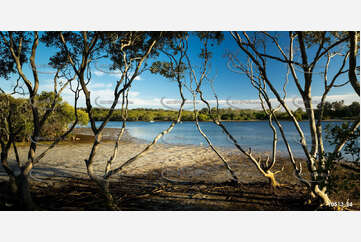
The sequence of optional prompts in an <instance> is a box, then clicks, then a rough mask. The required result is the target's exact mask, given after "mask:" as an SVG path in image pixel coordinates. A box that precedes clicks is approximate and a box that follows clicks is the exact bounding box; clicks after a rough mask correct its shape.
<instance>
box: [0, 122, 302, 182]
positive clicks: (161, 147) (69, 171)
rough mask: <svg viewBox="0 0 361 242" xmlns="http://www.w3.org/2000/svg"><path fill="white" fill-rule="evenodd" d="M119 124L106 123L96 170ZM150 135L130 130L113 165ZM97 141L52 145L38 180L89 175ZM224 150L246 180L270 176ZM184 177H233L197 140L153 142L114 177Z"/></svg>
mask: <svg viewBox="0 0 361 242" xmlns="http://www.w3.org/2000/svg"><path fill="white" fill-rule="evenodd" d="M117 131H118V130H117V129H106V130H105V133H104V138H105V141H104V142H103V143H101V144H100V145H99V148H98V151H97V154H96V156H95V159H94V166H95V171H96V174H97V175H99V176H102V175H104V169H105V164H106V161H107V160H108V159H109V157H110V155H111V154H112V150H113V147H114V141H112V140H114V138H115V137H116V135H117ZM75 133H76V134H83V135H84V134H91V132H90V130H89V129H86V128H83V129H77V130H76V131H75ZM146 145H147V144H146V143H145V142H144V141H140V140H136V139H134V138H132V137H130V136H129V135H128V134H125V135H124V137H123V138H122V140H121V142H120V145H119V150H118V154H117V158H116V160H115V162H114V163H113V165H112V168H116V167H118V166H119V165H121V164H122V163H124V162H126V161H127V160H128V159H130V158H131V157H133V156H134V155H136V154H138V153H139V152H141V151H142V150H143V149H144V148H145V147H146ZM47 146H48V144H39V145H38V148H37V155H39V154H40V153H41V152H42V151H43V150H45V149H46V147H47ZM91 146H92V144H91V143H89V142H88V141H84V140H82V138H81V139H80V140H79V141H77V142H66V143H65V144H59V145H57V146H56V147H54V148H53V149H52V150H50V151H49V152H48V153H47V155H46V156H45V157H44V158H43V159H42V160H41V161H40V162H39V163H38V164H36V166H35V167H34V168H33V171H32V176H31V178H32V180H35V181H42V182H48V183H51V182H52V181H61V179H62V178H64V177H71V178H79V179H88V175H87V172H86V166H85V162H84V160H85V159H87V158H88V155H89V153H90V150H91ZM18 150H19V154H20V158H21V160H22V161H23V162H24V161H25V160H26V157H27V151H28V146H20V147H18ZM219 150H220V152H221V153H222V155H224V156H225V157H227V159H228V161H229V164H230V166H231V168H232V169H233V170H234V171H235V173H236V175H237V176H238V177H240V180H241V181H242V182H245V183H249V182H257V181H266V180H265V178H264V177H263V176H262V175H260V174H259V172H258V171H257V170H256V168H255V167H254V165H253V164H252V163H251V162H250V161H248V160H247V159H246V158H245V157H243V156H241V155H240V153H239V151H237V150H235V149H226V148H219ZM9 164H10V165H11V166H12V167H15V156H14V154H13V152H11V154H10V156H9ZM162 174H163V177H166V178H169V179H171V180H175V181H181V182H202V181H204V182H215V183H218V182H225V181H230V180H231V176H230V174H229V172H228V171H227V170H226V169H225V167H224V165H223V162H222V161H221V160H220V159H219V158H218V156H217V155H216V154H215V153H214V152H213V151H212V150H211V148H210V147H204V146H203V147H201V146H192V145H168V144H156V145H155V146H153V148H152V149H151V150H150V151H149V152H148V153H146V154H145V155H144V156H142V157H140V158H139V159H137V160H136V161H134V162H133V163H131V164H130V165H128V166H126V167H125V168H124V169H123V170H122V172H121V173H119V174H116V175H114V176H113V177H112V181H116V180H119V179H121V178H122V177H124V176H144V177H147V176H152V177H154V176H158V177H159V178H160V179H162ZM5 179H7V176H6V173H5V171H4V170H3V168H2V167H1V168H0V180H5ZM295 180H296V179H295Z"/></svg>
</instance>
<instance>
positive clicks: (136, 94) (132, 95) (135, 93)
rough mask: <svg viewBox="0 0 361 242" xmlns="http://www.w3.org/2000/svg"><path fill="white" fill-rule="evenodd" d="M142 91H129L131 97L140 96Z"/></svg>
mask: <svg viewBox="0 0 361 242" xmlns="http://www.w3.org/2000/svg"><path fill="white" fill-rule="evenodd" d="M139 94H140V92H131V91H130V92H129V97H137V96H139Z"/></svg>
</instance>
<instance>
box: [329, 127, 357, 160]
mask: <svg viewBox="0 0 361 242" xmlns="http://www.w3.org/2000/svg"><path fill="white" fill-rule="evenodd" d="M351 124H352V122H344V123H342V124H341V125H332V126H331V125H327V126H326V140H327V142H328V143H330V144H331V145H337V144H339V143H341V142H342V141H343V140H347V142H346V144H345V146H344V148H343V150H344V153H345V154H346V155H350V156H351V157H352V161H354V162H360V145H359V141H360V129H357V130H356V131H355V132H352V125H351ZM338 156H340V157H339V158H343V157H341V154H338Z"/></svg>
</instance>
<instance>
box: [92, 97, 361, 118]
mask: <svg viewBox="0 0 361 242" xmlns="http://www.w3.org/2000/svg"><path fill="white" fill-rule="evenodd" d="M316 108H317V109H316V110H315V115H316V117H318V116H319V113H320V112H319V108H320V107H319V105H318V106H317V107H316ZM107 113H108V110H107V109H104V108H94V110H93V116H94V118H95V120H97V121H100V120H104V118H105V116H106V114H107ZM177 113H178V111H175V110H174V111H173V110H164V109H146V108H136V109H131V110H129V111H128V118H127V120H128V121H151V120H154V121H173V120H175V119H176V118H177ZM215 114H216V109H215V108H212V115H215ZM218 115H219V118H220V119H221V120H224V121H241V120H267V115H266V114H265V113H264V112H263V111H262V110H251V109H243V110H240V109H231V108H225V109H219V112H218ZM294 115H295V117H296V118H297V120H306V119H307V114H306V112H305V111H303V110H302V109H301V108H298V109H297V110H295V111H294ZM359 115H360V103H359V102H353V103H352V104H351V105H349V106H347V105H344V101H337V102H333V103H330V102H326V103H325V105H324V114H323V116H324V118H323V119H324V120H330V119H354V118H355V117H358V116H359ZM276 116H277V118H278V119H279V120H290V116H289V115H288V114H287V113H286V112H277V113H276ZM198 117H199V120H200V121H211V120H212V119H211V117H210V115H209V113H208V109H207V108H203V109H201V110H199V116H198ZM110 120H111V121H121V120H122V116H121V110H120V109H116V110H114V113H113V114H112V116H111V119H110ZM182 120H183V121H193V120H194V112H193V111H188V110H184V111H183V114H182Z"/></svg>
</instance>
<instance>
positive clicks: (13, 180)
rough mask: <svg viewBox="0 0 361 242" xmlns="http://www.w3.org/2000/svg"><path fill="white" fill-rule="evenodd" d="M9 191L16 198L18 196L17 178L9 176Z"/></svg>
mask: <svg viewBox="0 0 361 242" xmlns="http://www.w3.org/2000/svg"><path fill="white" fill-rule="evenodd" d="M9 189H10V191H11V194H13V195H15V196H16V195H17V194H18V185H17V184H16V177H15V176H9Z"/></svg>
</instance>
